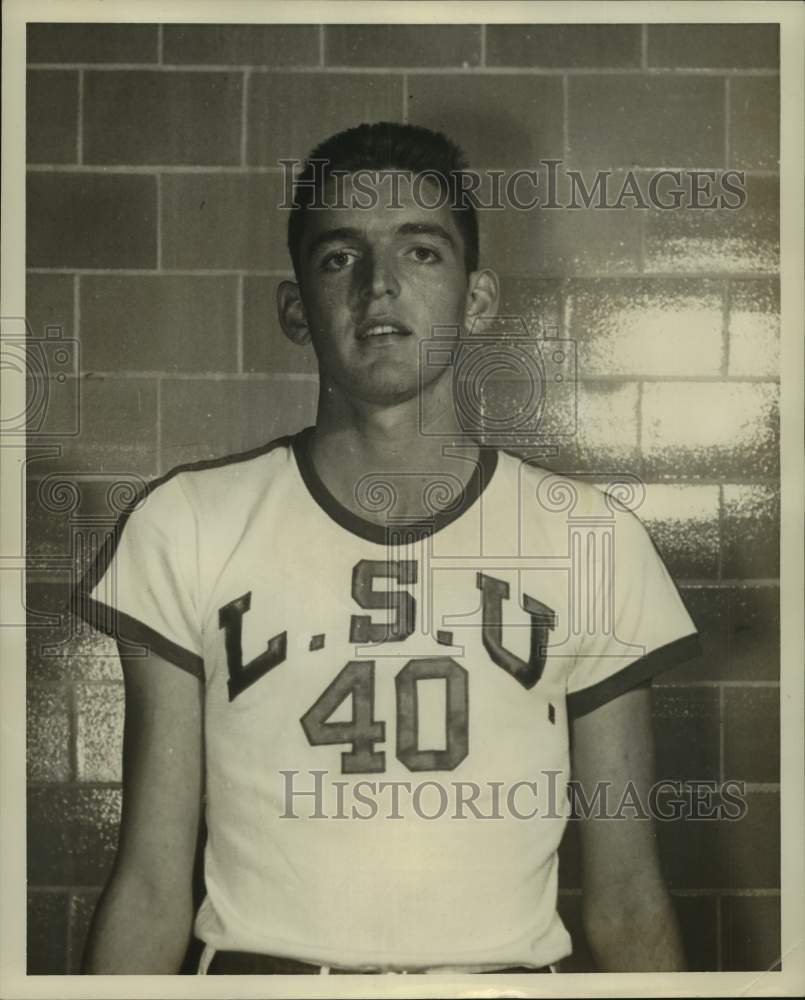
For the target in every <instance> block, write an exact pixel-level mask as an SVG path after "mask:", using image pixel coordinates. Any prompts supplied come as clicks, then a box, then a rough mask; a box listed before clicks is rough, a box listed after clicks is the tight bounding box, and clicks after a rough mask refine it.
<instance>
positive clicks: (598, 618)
mask: <svg viewBox="0 0 805 1000" xmlns="http://www.w3.org/2000/svg"><path fill="white" fill-rule="evenodd" d="M586 573H587V576H588V578H593V579H595V588H596V600H595V614H594V616H593V620H592V622H587V623H586V627H585V628H584V629H583V631H582V637H581V640H580V643H579V652H578V655H577V657H576V660H575V662H574V664H573V666H572V668H571V673H570V677H569V679H568V688H567V691H568V696H567V706H568V714H569V715H570V716H571V717H575V716H579V715H584V714H586V713H587V712H590V711H592V710H593V709H594V708H597V707H598V706H599V705H603V704H605V703H606V702H608V701H610V700H611V699H612V698H615V697H617V696H618V695H620V694H623V693H624V692H626V691H628V690H629V689H630V688H632V687H635V686H636V685H638V684H642V683H645V682H647V681H649V680H650V679H651V678H652V677H653V676H654V675H655V674H657V673H659V672H661V671H663V670H666V669H668V668H670V667H673V666H676V665H678V664H679V663H682V662H684V661H686V660H688V659H691V658H692V657H694V656H696V655H697V654H698V653H699V652H700V646H699V637H698V635H697V632H696V627H695V625H694V623H693V621H692V620H691V617H690V615H689V614H688V611H687V609H686V608H685V605H684V604H683V602H682V598H681V597H680V595H679V591H678V590H677V588H676V585H675V584H674V581H673V580H672V579H671V576H670V574H669V573H668V570H667V569H666V568H665V564H664V563H663V561H662V559H661V558H660V556H659V553H658V552H657V550H656V549H655V548H654V544H653V542H652V541H651V539H650V537H649V535H648V532H647V531H646V529H645V528H644V527H643V525H642V524H641V522H640V521H639V520H638V518H637V517H635V515H634V514H632V513H631V512H630V511H627V510H626V509H623V511H621V512H619V513H617V514H616V516H615V523H614V528H613V532H612V535H611V558H610V559H609V560H603V559H601V558H600V557H599V558H598V565H597V566H594V565H593V566H587V567H586Z"/></svg>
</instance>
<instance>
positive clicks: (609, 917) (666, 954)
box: [583, 889, 685, 972]
mask: <svg viewBox="0 0 805 1000" xmlns="http://www.w3.org/2000/svg"><path fill="white" fill-rule="evenodd" d="M583 926H584V932H585V935H586V937H587V942H588V944H589V946H590V951H591V952H592V954H593V957H594V958H595V961H596V963H597V965H598V967H599V969H601V970H602V971H604V972H630V971H634V972H638V971H642V972H679V971H683V970H684V968H685V963H684V956H683V953H682V947H681V943H680V937H679V929H678V926H677V922H676V916H675V914H674V910H673V905H672V903H671V899H670V896H669V895H668V893H667V892H666V891H665V890H664V889H663V890H658V891H655V892H631V891H627V892H613V893H611V894H609V895H607V897H606V898H605V899H603V900H586V899H585V904H584V909H583Z"/></svg>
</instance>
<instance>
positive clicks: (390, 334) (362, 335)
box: [356, 319, 411, 343]
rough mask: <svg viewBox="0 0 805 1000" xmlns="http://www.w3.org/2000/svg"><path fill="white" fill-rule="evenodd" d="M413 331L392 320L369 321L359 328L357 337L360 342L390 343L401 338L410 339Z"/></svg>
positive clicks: (365, 321)
mask: <svg viewBox="0 0 805 1000" xmlns="http://www.w3.org/2000/svg"><path fill="white" fill-rule="evenodd" d="M410 336H411V331H410V330H409V329H408V327H407V326H405V325H404V324H402V323H398V322H397V321H396V320H392V319H367V320H364V321H363V323H361V324H360V325H359V326H358V329H357V332H356V337H357V339H358V340H360V341H365V342H369V341H371V342H374V343H390V342H391V341H393V340H396V339H397V338H399V337H410Z"/></svg>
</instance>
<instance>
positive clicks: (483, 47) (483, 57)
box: [479, 24, 486, 67]
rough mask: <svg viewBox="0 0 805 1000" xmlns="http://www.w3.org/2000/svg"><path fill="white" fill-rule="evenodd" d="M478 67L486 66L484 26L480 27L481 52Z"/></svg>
mask: <svg viewBox="0 0 805 1000" xmlns="http://www.w3.org/2000/svg"><path fill="white" fill-rule="evenodd" d="M479 57H480V60H481V62H480V65H481V66H482V67H484V66H486V25H485V24H482V25H481V52H480V56H479Z"/></svg>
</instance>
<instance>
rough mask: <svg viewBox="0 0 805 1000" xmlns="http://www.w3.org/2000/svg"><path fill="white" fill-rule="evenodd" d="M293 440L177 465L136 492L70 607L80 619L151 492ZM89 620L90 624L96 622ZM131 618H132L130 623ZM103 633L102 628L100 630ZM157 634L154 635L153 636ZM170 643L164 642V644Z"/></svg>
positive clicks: (258, 455) (272, 449)
mask: <svg viewBox="0 0 805 1000" xmlns="http://www.w3.org/2000/svg"><path fill="white" fill-rule="evenodd" d="M292 440H293V438H292V437H291V436H285V437H280V438H275V440H273V441H269V442H268V444H264V445H261V446H260V447H259V448H252V449H251V450H250V451H242V452H238V453H236V454H234V455H225V456H224V457H223V458H212V459H205V460H203V461H200V462H187V463H185V464H184V465H177V466H176V468H174V469H171V470H170V472H166V473H165V475H164V476H160V477H159V479H153V480H152V481H151V482H150V483H148V484H147V485H146V487H145V489H144V490H140V492H139V493H137V495H136V496H135V497H134V499H133V500H132V501H131V503H129V504H128V507H127V509H126V510H125V511H124V512H123V513H122V514H121V515H120V517H119V519H118V522H117V524H116V525H115V527H114V531H113V532H112V534H111V535H110V536H109V537H108V538H107V539H106V541H105V543H104V545H103V546H102V548H101V550H100V552H99V553H98V555H97V556H96V557H95V559H94V561H93V562H92V565H91V566H90V567H89V569H87V571H86V572H85V573H84V576H83V577H82V578H81V580H80V581H79V582H78V584H76V586H75V588H74V590H73V594H72V604H73V607H74V608H75V609H76V610H77V611H78V613H79V614H81V615H82V617H86V616H84V615H83V612H82V611H81V610H80V607H81V605H82V602H83V601H84V599H85V598H87V597H88V596H89V594H91V593H92V591H93V590H94V589H95V587H96V586H97V584H98V583H99V582H100V581H101V580H102V579H103V577H104V574H105V573H106V571H107V569H108V568H109V564H110V563H111V561H112V558H113V556H114V554H115V552H116V551H117V547H118V545H119V544H120V536H121V534H122V533H123V529H124V528H125V526H126V522H127V521H128V519H129V517H130V516H131V514H132V512H133V511H134V510H136V509H137V507H139V506H140V504H141V503H142V502H143V500H145V498H146V497H147V496H148V495H149V494H151V493H153V491H154V490H155V489H157V487H159V486H162V485H163V484H164V483H167V482H168V481H169V480H171V479H173V477H174V476H178V475H179V473H180V472H197V471H202V470H204V469H217V468H220V467H221V466H222V465H236V464H239V463H240V462H248V461H250V460H251V459H253V458H259V457H260V456H261V455H267V454H268V453H269V452H271V451H274V450H275V449H276V448H281V447H288V446H289V445H290V444H291V441H292ZM99 606H100V607H105V605H99ZM121 613H122V612H121ZM87 620H88V621H90V623H91V624H93V625H94V624H95V622H93V621H91V620H90V619H87ZM133 620H134V619H132V621H133ZM139 624H141V627H142V628H147V627H148V626H147V625H142V623H139ZM101 631H103V629H102V630H101ZM155 634H156V633H155ZM169 641H170V640H168V639H165V642H169Z"/></svg>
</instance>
